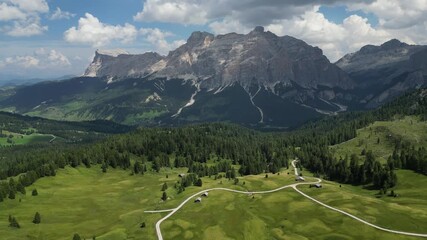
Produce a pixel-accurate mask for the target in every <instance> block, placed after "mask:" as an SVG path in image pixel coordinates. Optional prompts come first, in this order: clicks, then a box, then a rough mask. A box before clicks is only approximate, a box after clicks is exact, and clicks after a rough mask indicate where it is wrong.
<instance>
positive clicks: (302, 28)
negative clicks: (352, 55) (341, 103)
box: [266, 7, 391, 61]
mask: <svg viewBox="0 0 427 240" xmlns="http://www.w3.org/2000/svg"><path fill="white" fill-rule="evenodd" d="M318 10H319V8H318V7H315V8H313V9H312V10H311V11H307V12H306V13H304V14H303V15H302V16H300V17H295V18H293V19H289V20H281V21H276V22H275V23H273V24H270V25H268V26H266V28H267V29H268V30H270V31H272V32H274V33H276V34H279V35H290V36H294V37H297V38H300V39H302V40H304V41H306V42H307V43H309V44H311V45H315V46H319V47H320V48H321V49H322V50H323V51H324V54H325V55H326V56H327V57H328V58H329V59H330V60H331V61H336V60H338V59H339V58H340V57H342V56H343V55H344V54H346V53H349V52H354V51H357V50H359V48H360V47H362V46H364V45H367V44H381V43H383V42H385V41H387V40H389V39H390V38H391V35H390V34H389V33H388V32H387V31H384V30H381V29H375V28H373V27H372V26H371V25H370V24H369V22H368V19H366V18H363V17H361V16H358V15H351V16H349V17H347V18H346V19H344V21H343V22H342V23H338V24H337V23H334V22H331V21H329V20H328V19H326V17H325V16H324V15H323V14H322V13H320V12H318Z"/></svg>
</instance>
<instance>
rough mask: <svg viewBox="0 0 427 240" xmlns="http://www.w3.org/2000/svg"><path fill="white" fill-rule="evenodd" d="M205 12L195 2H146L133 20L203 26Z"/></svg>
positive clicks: (165, 0)
mask: <svg viewBox="0 0 427 240" xmlns="http://www.w3.org/2000/svg"><path fill="white" fill-rule="evenodd" d="M206 11H207V9H206V8H203V5H202V4H200V1H196V0H184V1H170V0H147V1H146V2H145V3H144V9H143V10H142V11H141V12H138V13H137V14H136V15H135V16H134V20H135V21H148V22H152V21H160V22H176V23H185V24H204V23H206V22H207V18H206V15H207V12H206Z"/></svg>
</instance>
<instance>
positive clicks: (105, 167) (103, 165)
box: [74, 163, 107, 236]
mask: <svg viewBox="0 0 427 240" xmlns="http://www.w3.org/2000/svg"><path fill="white" fill-rule="evenodd" d="M101 168H102V172H103V173H106V172H107V164H105V163H103V164H102V166H101ZM74 236H75V235H74Z"/></svg>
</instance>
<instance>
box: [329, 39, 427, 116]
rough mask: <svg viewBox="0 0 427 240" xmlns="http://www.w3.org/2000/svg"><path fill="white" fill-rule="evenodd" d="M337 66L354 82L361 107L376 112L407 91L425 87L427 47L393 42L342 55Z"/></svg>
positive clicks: (426, 80)
mask: <svg viewBox="0 0 427 240" xmlns="http://www.w3.org/2000/svg"><path fill="white" fill-rule="evenodd" d="M336 65H337V66H338V67H340V68H341V69H343V70H344V71H346V72H347V73H348V74H349V76H350V77H351V78H352V79H353V80H354V81H355V89H356V91H357V90H359V91H358V92H360V93H362V92H364V94H360V93H359V94H358V95H359V98H360V103H363V105H364V107H367V108H375V107H378V106H380V105H381V104H383V103H386V102H388V101H390V100H392V99H393V98H394V97H396V96H399V95H401V94H403V93H405V92H407V91H408V90H411V89H416V88H418V87H422V86H426V85H427V78H426V76H427V47H426V46H420V45H408V44H406V43H403V42H400V41H399V40H396V39H393V40H390V41H388V42H386V43H384V44H382V45H380V46H373V45H367V46H364V47H362V48H361V49H360V50H359V51H357V52H355V53H350V54H347V55H345V56H344V57H343V58H341V59H340V60H338V62H336Z"/></svg>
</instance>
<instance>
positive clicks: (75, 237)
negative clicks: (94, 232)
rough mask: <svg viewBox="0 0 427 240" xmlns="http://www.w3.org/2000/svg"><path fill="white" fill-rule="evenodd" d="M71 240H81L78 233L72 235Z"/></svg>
mask: <svg viewBox="0 0 427 240" xmlns="http://www.w3.org/2000/svg"><path fill="white" fill-rule="evenodd" d="M73 240H82V238H81V237H80V235H79V234H78V233H74V236H73Z"/></svg>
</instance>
